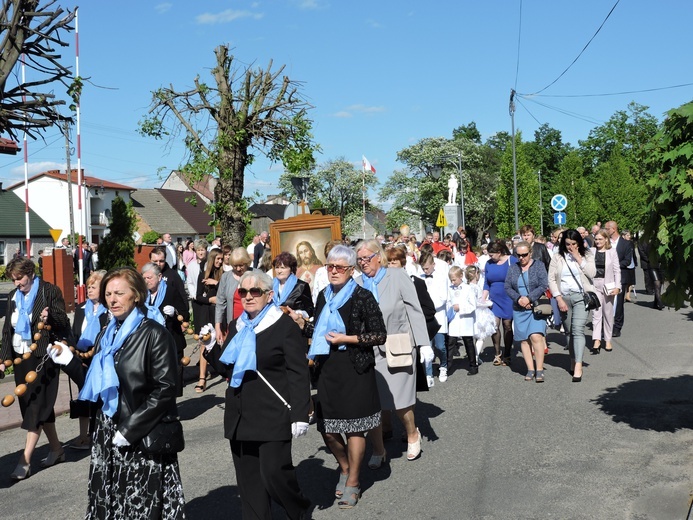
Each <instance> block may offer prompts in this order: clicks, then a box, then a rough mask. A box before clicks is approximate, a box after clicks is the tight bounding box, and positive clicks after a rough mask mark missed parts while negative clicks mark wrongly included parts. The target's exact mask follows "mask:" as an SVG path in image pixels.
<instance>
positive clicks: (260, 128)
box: [140, 45, 314, 247]
mask: <svg viewBox="0 0 693 520" xmlns="http://www.w3.org/2000/svg"><path fill="white" fill-rule="evenodd" d="M215 54H216V61H217V63H216V66H215V67H214V68H213V69H212V71H211V72H212V77H213V80H214V86H213V87H212V86H210V85H207V84H206V83H203V82H201V81H200V79H199V76H198V77H197V78H195V80H194V85H195V86H194V88H192V89H190V90H186V91H183V92H178V91H176V90H174V89H173V87H170V88H161V89H159V90H157V91H155V92H154V93H153V98H152V103H151V107H150V110H149V115H148V116H147V117H146V118H145V119H144V120H143V121H142V122H141V123H140V132H141V133H142V134H143V135H147V136H152V137H155V138H164V137H168V138H169V139H173V138H176V137H177V136H178V135H179V134H180V133H181V132H183V133H184V134H185V145H186V147H187V164H185V165H184V166H182V167H181V168H180V169H181V170H182V171H184V172H185V174H186V175H187V176H188V177H189V179H190V180H191V181H198V180H201V179H202V178H203V177H204V176H206V175H214V176H215V177H217V179H218V182H217V185H216V187H215V189H214V203H213V204H212V205H210V208H209V211H210V213H213V214H215V215H216V217H217V219H218V222H219V224H220V225H221V231H222V237H223V240H224V242H225V243H228V244H230V245H231V246H232V247H235V246H240V245H241V244H242V243H243V240H244V237H245V234H246V228H247V225H248V217H249V215H248V212H247V201H246V200H245V199H244V198H243V189H244V173H245V168H246V167H247V166H248V165H250V164H251V163H252V162H253V159H254V155H253V152H254V151H258V152H260V153H262V154H264V155H266V156H267V157H268V158H269V159H270V160H272V161H280V160H281V161H282V162H283V163H284V166H285V167H286V168H287V169H289V170H291V171H300V170H301V169H303V168H304V165H309V164H310V163H312V151H313V149H314V148H313V146H312V144H311V137H312V136H311V135H310V120H309V119H308V118H307V110H308V109H309V108H310V106H309V105H308V103H306V102H305V101H304V96H302V95H301V93H300V91H299V85H298V84H297V83H296V82H294V81H292V80H290V79H289V78H288V77H287V76H283V77H282V76H281V75H282V73H283V71H284V67H283V66H282V67H280V68H279V69H278V70H272V61H270V62H269V64H268V65H267V67H266V68H265V69H262V68H258V69H253V68H250V67H243V66H238V65H237V64H236V62H235V61H234V57H233V56H231V55H229V48H228V46H226V45H220V46H219V47H217V48H216V49H215Z"/></svg>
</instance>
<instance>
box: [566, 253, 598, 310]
mask: <svg viewBox="0 0 693 520" xmlns="http://www.w3.org/2000/svg"><path fill="white" fill-rule="evenodd" d="M566 265H567V266H568V271H570V274H571V276H572V277H573V280H575V283H576V284H578V287H579V288H580V290H581V291H582V301H583V302H584V303H585V309H586V310H588V311H593V310H596V309H598V308H599V307H601V306H602V304H601V303H600V302H599V297H598V296H597V293H595V292H594V291H585V289H583V287H582V284H581V283H580V282H578V279H577V278H575V274H574V273H573V270H572V269H571V268H570V265H568V262H567V261H566Z"/></svg>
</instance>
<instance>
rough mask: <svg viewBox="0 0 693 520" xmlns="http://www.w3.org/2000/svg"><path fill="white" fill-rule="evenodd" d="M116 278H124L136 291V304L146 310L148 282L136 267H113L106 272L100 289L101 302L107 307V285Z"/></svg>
mask: <svg viewBox="0 0 693 520" xmlns="http://www.w3.org/2000/svg"><path fill="white" fill-rule="evenodd" d="M114 278H122V279H123V280H125V283H127V284H128V286H129V287H130V289H132V292H134V293H135V305H136V306H137V307H139V308H140V309H141V310H144V308H145V303H146V302H147V297H148V294H149V291H148V290H147V284H146V283H145V282H144V278H142V275H141V274H140V273H138V272H137V270H136V269H135V268H134V267H129V266H128V267H116V268H115V269H111V270H110V271H108V272H107V273H106V276H104V277H103V280H101V288H100V290H99V302H100V303H101V304H103V305H105V306H106V307H108V304H107V302H106V286H107V285H108V282H110V281H111V280H113V279H114Z"/></svg>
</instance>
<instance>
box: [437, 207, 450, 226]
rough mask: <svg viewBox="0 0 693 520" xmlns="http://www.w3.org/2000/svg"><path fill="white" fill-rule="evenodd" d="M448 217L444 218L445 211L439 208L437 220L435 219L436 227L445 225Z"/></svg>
mask: <svg viewBox="0 0 693 520" xmlns="http://www.w3.org/2000/svg"><path fill="white" fill-rule="evenodd" d="M447 225H448V219H446V218H445V212H444V211H443V210H442V209H441V210H440V212H439V213H438V220H436V226H437V227H447Z"/></svg>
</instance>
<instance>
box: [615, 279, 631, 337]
mask: <svg viewBox="0 0 693 520" xmlns="http://www.w3.org/2000/svg"><path fill="white" fill-rule="evenodd" d="M627 291H628V285H621V292H620V293H618V294H617V295H616V313H615V314H614V330H618V331H619V332H620V331H621V329H622V328H623V321H624V317H623V302H624V300H623V298H624V297H625V296H626V293H627Z"/></svg>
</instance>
